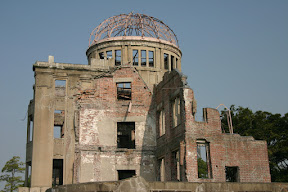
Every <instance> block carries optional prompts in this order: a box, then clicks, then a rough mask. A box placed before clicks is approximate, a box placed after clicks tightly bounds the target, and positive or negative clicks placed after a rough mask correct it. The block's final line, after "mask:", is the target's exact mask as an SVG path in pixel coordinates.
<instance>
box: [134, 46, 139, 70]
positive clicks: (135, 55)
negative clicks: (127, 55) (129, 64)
mask: <svg viewBox="0 0 288 192" xmlns="http://www.w3.org/2000/svg"><path fill="white" fill-rule="evenodd" d="M138 52H139V51H138V50H136V49H134V50H133V65H134V66H138V65H139V61H138V59H139V53H138Z"/></svg>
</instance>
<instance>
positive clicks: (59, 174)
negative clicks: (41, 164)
mask: <svg viewBox="0 0 288 192" xmlns="http://www.w3.org/2000/svg"><path fill="white" fill-rule="evenodd" d="M58 185H63V159H53V173H52V186H53V187H55V186H58Z"/></svg>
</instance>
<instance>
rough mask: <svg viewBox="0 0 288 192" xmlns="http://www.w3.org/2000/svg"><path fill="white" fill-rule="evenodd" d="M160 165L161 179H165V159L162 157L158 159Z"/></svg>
mask: <svg viewBox="0 0 288 192" xmlns="http://www.w3.org/2000/svg"><path fill="white" fill-rule="evenodd" d="M158 165H159V179H158V180H159V181H162V182H163V181H165V159H164V158H161V159H159V160H158Z"/></svg>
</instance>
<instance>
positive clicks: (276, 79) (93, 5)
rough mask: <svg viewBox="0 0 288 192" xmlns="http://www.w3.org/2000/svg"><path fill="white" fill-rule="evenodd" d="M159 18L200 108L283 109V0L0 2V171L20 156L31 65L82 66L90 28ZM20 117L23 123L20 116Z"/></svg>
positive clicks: (286, 60) (287, 65)
mask: <svg viewBox="0 0 288 192" xmlns="http://www.w3.org/2000/svg"><path fill="white" fill-rule="evenodd" d="M131 11H134V13H143V14H147V15H150V16H153V17H156V18H158V19H160V20H162V21H163V22H164V23H166V24H167V25H168V26H169V27H170V28H171V29H172V30H173V31H174V32H175V33H176V35H177V37H178V40H179V45H180V49H181V50H182V53H183V56H182V71H183V73H184V74H185V75H187V76H188V83H189V85H190V87H191V88H192V89H193V90H194V92H195V97H196V99H197V101H198V113H197V118H198V119H201V117H202V108H203V107H212V108H216V107H217V106H218V105H219V104H221V103H223V104H225V105H226V106H230V105H231V104H235V105H236V106H243V107H249V108H251V109H252V110H253V111H256V110H263V111H268V112H272V113H280V114H282V115H283V114H285V113H287V112H288V101H287V99H288V85H287V84H288V76H287V72H288V1H287V0H283V1H281V0H274V1H272V0H254V1H251V0H250V1H249V0H242V1H235V0H218V1H215V0H211V1H208V0H207V1H193V0H187V1H184V0H182V1H175V0H173V1H171V0H165V1H164V0H163V1H160V0H158V1H156V0H153V1H150V0H148V1H143V0H142V1H136V0H131V1H126V0H121V1H113V0H109V1H89V0H86V1H67V0H63V1H61V2H60V1H52V0H51V1H39V0H38V1H32V0H31V1H21V0H18V1H14V0H10V1H8V0H6V1H5V0H2V1H0V55H1V60H0V62H1V68H0V90H1V94H0V103H1V110H0V149H1V150H0V154H1V155H0V168H2V167H3V165H4V163H5V162H6V161H7V160H8V159H10V158H11V157H12V156H14V155H19V156H21V158H22V160H24V159H25V145H26V144H25V143H26V124H27V119H25V117H26V112H27V106H28V104H29V100H30V99H32V97H33V89H32V87H33V84H34V75H33V71H32V64H33V63H35V61H47V60H48V55H53V56H55V62H64V63H75V64H87V59H86V55H85V52H86V49H87V48H88V40H89V36H90V33H91V32H92V30H93V29H94V28H95V27H96V26H97V25H99V24H100V23H101V22H102V21H104V20H105V19H107V18H109V17H111V16H114V15H118V14H121V13H129V12H131ZM23 119H24V120H23Z"/></svg>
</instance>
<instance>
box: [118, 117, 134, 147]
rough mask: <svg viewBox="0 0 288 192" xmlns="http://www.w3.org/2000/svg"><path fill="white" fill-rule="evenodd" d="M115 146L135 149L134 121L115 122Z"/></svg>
mask: <svg viewBox="0 0 288 192" xmlns="http://www.w3.org/2000/svg"><path fill="white" fill-rule="evenodd" d="M117 148H126V149H135V122H118V123H117Z"/></svg>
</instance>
